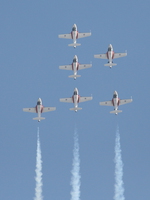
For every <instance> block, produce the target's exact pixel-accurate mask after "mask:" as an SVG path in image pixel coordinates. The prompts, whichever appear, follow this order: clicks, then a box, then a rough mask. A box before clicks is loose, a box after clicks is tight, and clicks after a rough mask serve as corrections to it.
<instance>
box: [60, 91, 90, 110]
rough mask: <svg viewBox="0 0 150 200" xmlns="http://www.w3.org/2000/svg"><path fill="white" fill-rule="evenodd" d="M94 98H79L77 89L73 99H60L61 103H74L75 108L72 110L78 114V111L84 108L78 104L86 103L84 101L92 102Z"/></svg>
mask: <svg viewBox="0 0 150 200" xmlns="http://www.w3.org/2000/svg"><path fill="white" fill-rule="evenodd" d="M92 99H93V97H81V96H79V92H78V89H77V88H75V89H74V92H73V96H72V97H71V98H63V99H60V102H66V103H74V108H70V110H74V111H75V112H77V111H78V110H82V108H79V107H78V103H81V102H84V101H90V100H92Z"/></svg>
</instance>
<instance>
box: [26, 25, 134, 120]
mask: <svg viewBox="0 0 150 200" xmlns="http://www.w3.org/2000/svg"><path fill="white" fill-rule="evenodd" d="M88 36H91V32H89V33H79V32H78V30H77V25H76V24H74V25H73V27H72V31H71V33H69V34H61V35H58V37H59V38H64V39H72V40H73V43H71V44H68V46H71V47H74V48H76V47H77V46H80V45H81V44H79V43H77V39H79V38H83V37H88ZM124 56H127V53H126V52H125V53H115V52H114V50H113V46H112V45H111V44H110V45H109V46H108V51H107V52H106V53H105V54H96V55H94V58H100V59H107V60H108V63H107V64H105V65H104V66H109V67H110V68H112V67H113V66H115V65H117V64H116V63H113V59H115V58H120V57H124ZM90 67H92V64H80V63H79V62H78V57H77V55H75V56H74V58H73V62H72V64H70V65H63V66H59V69H62V70H72V71H73V75H69V78H74V80H76V79H77V78H78V77H81V75H78V74H77V72H78V70H81V69H87V68H90ZM92 99H93V97H92V96H90V97H81V96H80V95H79V92H78V89H77V88H75V89H74V91H73V95H72V97H70V98H61V99H60V102H65V103H73V104H74V107H73V108H70V110H72V111H75V112H77V111H78V110H81V109H82V108H80V107H78V103H81V102H85V101H90V100H92ZM131 102H132V98H131V99H120V98H119V97H118V93H117V91H114V93H113V98H112V100H110V101H104V102H100V103H99V104H100V105H102V106H113V107H114V110H113V111H110V113H113V114H116V115H117V114H118V113H120V112H122V110H118V106H119V105H123V104H127V103H131ZM54 110H56V107H44V106H43V105H42V100H41V98H39V99H38V101H37V105H36V106H35V107H33V108H23V111H24V112H31V113H37V115H38V117H35V118H33V120H38V122H40V121H41V120H43V119H45V118H44V117H41V113H43V112H50V111H54Z"/></svg>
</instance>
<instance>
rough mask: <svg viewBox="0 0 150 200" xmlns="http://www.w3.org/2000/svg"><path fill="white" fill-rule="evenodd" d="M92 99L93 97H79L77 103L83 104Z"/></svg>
mask: <svg viewBox="0 0 150 200" xmlns="http://www.w3.org/2000/svg"><path fill="white" fill-rule="evenodd" d="M92 99H93V97H80V99H79V102H80V103H81V102H84V101H90V100H92Z"/></svg>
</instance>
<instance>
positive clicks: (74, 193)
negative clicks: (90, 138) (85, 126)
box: [71, 129, 81, 200]
mask: <svg viewBox="0 0 150 200" xmlns="http://www.w3.org/2000/svg"><path fill="white" fill-rule="evenodd" d="M71 174H72V177H71V186H72V190H71V200H80V185H81V182H80V178H81V176H80V158H79V142H78V134H77V130H76V129H75V131H74V149H73V163H72V170H71Z"/></svg>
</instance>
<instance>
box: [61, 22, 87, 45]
mask: <svg viewBox="0 0 150 200" xmlns="http://www.w3.org/2000/svg"><path fill="white" fill-rule="evenodd" d="M88 36H91V33H79V32H78V31H77V25H76V24H74V25H73V27H72V31H71V33H69V34H61V35H58V37H59V38H65V39H72V40H73V43H72V44H69V45H68V46H73V47H74V48H76V46H80V45H81V44H78V43H76V42H77V39H79V38H83V37H88Z"/></svg>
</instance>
